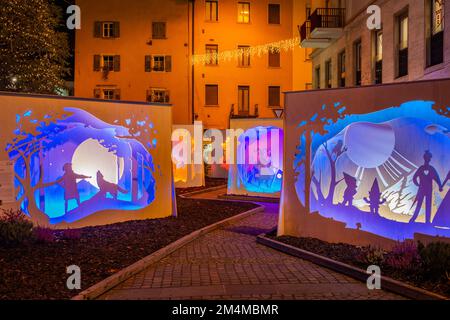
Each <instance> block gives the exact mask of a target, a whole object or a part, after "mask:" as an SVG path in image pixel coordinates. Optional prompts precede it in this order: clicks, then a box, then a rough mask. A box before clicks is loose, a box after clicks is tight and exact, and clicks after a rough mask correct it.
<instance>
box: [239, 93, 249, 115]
mask: <svg viewBox="0 0 450 320" xmlns="http://www.w3.org/2000/svg"><path fill="white" fill-rule="evenodd" d="M238 111H239V114H240V115H248V114H249V112H250V87H249V86H239V87H238Z"/></svg>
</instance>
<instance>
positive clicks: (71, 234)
mask: <svg viewBox="0 0 450 320" xmlns="http://www.w3.org/2000/svg"><path fill="white" fill-rule="evenodd" d="M80 238H81V230H80V229H66V230H64V231H63V232H62V239H64V240H79V239H80Z"/></svg>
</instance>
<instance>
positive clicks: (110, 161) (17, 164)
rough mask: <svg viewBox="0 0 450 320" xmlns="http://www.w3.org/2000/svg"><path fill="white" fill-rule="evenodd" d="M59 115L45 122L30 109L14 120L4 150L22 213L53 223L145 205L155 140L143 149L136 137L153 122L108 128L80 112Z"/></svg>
mask: <svg viewBox="0 0 450 320" xmlns="http://www.w3.org/2000/svg"><path fill="white" fill-rule="evenodd" d="M64 111H65V112H64V114H62V115H60V114H59V115H58V114H55V115H45V116H44V119H37V118H35V117H34V114H33V112H32V111H27V112H25V113H24V114H18V115H17V116H16V130H15V131H14V135H15V137H14V139H13V140H12V141H11V142H10V143H8V145H7V146H6V151H7V152H8V154H9V157H10V159H11V160H13V161H14V171H15V186H16V189H17V201H19V202H20V205H21V208H22V210H24V212H25V213H27V214H28V215H30V216H32V217H40V218H43V219H46V220H47V221H48V222H49V223H50V224H57V223H61V222H67V223H71V222H75V221H78V220H81V219H83V218H86V217H88V216H90V215H92V214H94V213H96V212H100V211H111V210H121V211H127V210H139V209H142V208H145V207H147V206H149V204H151V203H152V202H153V200H154V197H155V179H154V177H153V174H154V171H155V168H154V164H153V158H152V156H151V154H150V152H149V149H152V148H155V147H156V139H153V140H150V142H148V143H147V146H144V145H143V144H142V143H141V142H139V140H138V139H137V137H139V136H140V135H141V134H142V133H143V132H150V131H151V129H152V128H153V124H152V123H150V122H149V120H148V119H144V120H142V121H137V120H135V119H126V120H125V124H124V126H121V125H117V124H114V125H112V124H108V123H106V122H103V121H102V120H100V119H97V118H96V117H94V116H93V115H91V114H90V113H88V112H86V111H84V110H81V109H76V108H65V110H64ZM118 122H119V121H118V120H116V121H115V123H118ZM41 221H42V219H41Z"/></svg>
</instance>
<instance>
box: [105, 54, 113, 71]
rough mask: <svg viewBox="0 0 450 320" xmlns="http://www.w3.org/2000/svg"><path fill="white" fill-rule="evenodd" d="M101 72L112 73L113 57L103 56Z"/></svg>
mask: <svg viewBox="0 0 450 320" xmlns="http://www.w3.org/2000/svg"><path fill="white" fill-rule="evenodd" d="M102 67H103V70H107V71H114V56H103V63H102Z"/></svg>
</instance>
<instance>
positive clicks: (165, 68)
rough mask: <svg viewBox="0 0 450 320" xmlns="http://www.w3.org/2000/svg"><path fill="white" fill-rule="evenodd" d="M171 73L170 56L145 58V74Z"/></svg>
mask: <svg viewBox="0 0 450 320" xmlns="http://www.w3.org/2000/svg"><path fill="white" fill-rule="evenodd" d="M152 71H154V72H171V71H172V56H163V55H151V56H145V72H152Z"/></svg>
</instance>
